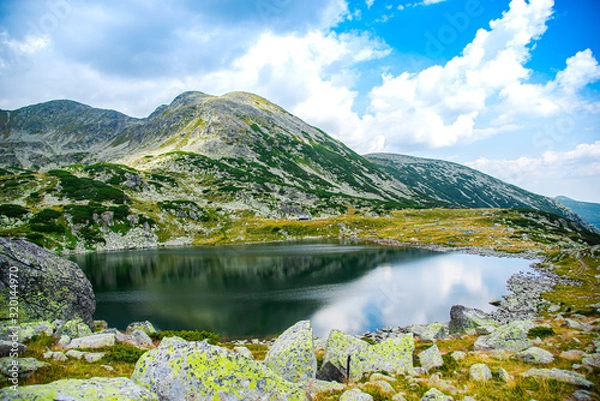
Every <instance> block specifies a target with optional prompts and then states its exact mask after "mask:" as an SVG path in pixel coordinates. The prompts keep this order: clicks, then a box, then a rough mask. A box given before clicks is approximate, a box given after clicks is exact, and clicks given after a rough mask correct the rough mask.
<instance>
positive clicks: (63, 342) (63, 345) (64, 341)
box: [58, 336, 71, 348]
mask: <svg viewBox="0 0 600 401" xmlns="http://www.w3.org/2000/svg"><path fill="white" fill-rule="evenodd" d="M70 342H71V337H69V336H60V340H58V346H59V347H61V348H67V345H69V343H70Z"/></svg>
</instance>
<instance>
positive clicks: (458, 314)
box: [449, 305, 498, 334]
mask: <svg viewBox="0 0 600 401" xmlns="http://www.w3.org/2000/svg"><path fill="white" fill-rule="evenodd" d="M489 326H492V327H495V326H498V323H497V322H496V321H494V320H493V319H491V318H490V317H489V315H488V314H487V313H485V312H484V311H481V310H479V309H472V308H467V307H465V306H462V305H454V306H452V308H451V309H450V323H449V329H450V334H463V333H471V332H473V333H474V332H475V330H476V329H477V328H479V327H489Z"/></svg>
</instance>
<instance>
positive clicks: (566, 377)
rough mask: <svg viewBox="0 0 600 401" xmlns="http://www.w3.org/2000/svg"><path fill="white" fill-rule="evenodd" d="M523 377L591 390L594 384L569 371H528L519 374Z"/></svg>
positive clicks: (582, 376)
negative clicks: (553, 381)
mask: <svg viewBox="0 0 600 401" xmlns="http://www.w3.org/2000/svg"><path fill="white" fill-rule="evenodd" d="M521 376H523V377H534V378H536V379H548V380H556V381H559V382H562V383H569V384H574V385H576V386H581V387H587V388H592V387H593V386H594V383H592V382H591V381H589V380H587V379H586V378H585V376H584V375H582V374H579V373H577V372H571V371H570V370H562V369H529V370H528V371H526V372H523V373H521Z"/></svg>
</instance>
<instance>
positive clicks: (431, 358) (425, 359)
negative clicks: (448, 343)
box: [419, 345, 444, 370]
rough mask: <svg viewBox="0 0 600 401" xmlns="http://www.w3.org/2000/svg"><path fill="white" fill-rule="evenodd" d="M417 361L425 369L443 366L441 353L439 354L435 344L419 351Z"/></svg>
mask: <svg viewBox="0 0 600 401" xmlns="http://www.w3.org/2000/svg"><path fill="white" fill-rule="evenodd" d="M419 363H420V364H421V367H422V368H424V369H425V370H429V369H433V368H437V367H440V366H443V365H444V360H443V359H442V354H440V350H439V349H438V347H437V345H433V346H432V347H430V348H428V349H426V350H425V351H423V352H421V353H420V354H419Z"/></svg>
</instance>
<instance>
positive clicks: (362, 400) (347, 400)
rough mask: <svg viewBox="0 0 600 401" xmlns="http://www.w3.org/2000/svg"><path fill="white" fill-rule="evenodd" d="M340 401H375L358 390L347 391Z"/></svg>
mask: <svg viewBox="0 0 600 401" xmlns="http://www.w3.org/2000/svg"><path fill="white" fill-rule="evenodd" d="M339 401H373V397H372V396H371V395H369V394H366V393H363V392H362V391H360V390H359V389H357V388H354V389H352V390H348V391H346V392H345V393H344V394H342V395H341V396H340V398H339Z"/></svg>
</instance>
